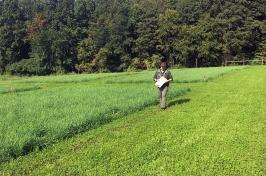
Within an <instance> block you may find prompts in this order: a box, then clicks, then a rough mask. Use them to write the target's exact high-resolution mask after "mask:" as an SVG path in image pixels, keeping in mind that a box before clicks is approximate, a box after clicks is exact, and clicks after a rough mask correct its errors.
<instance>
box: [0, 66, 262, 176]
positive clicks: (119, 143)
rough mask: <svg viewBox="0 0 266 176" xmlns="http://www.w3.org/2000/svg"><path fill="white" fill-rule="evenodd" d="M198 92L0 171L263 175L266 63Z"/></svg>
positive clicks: (202, 86) (194, 86)
mask: <svg viewBox="0 0 266 176" xmlns="http://www.w3.org/2000/svg"><path fill="white" fill-rule="evenodd" d="M190 86H191V88H192V92H191V93H189V94H187V95H185V96H183V97H182V98H177V99H175V100H172V101H171V102H170V107H169V108H168V109H167V110H166V111H159V110H158V107H157V106H154V107H150V108H148V109H146V110H144V111H141V112H138V113H135V114H132V115H129V116H127V117H126V118H123V119H118V120H116V121H114V122H112V123H109V124H107V125H104V126H102V127H100V128H98V129H94V130H91V131H89V132H86V133H84V134H81V135H79V136H76V137H74V138H71V139H68V140H66V141H64V142H61V143H59V144H56V145H54V146H52V147H50V148H48V149H46V150H44V151H42V152H35V153H32V154H30V155H28V156H25V157H20V158H19V159H17V160H13V161H11V162H9V163H4V164H2V165H0V175H248V176H250V175H265V174H266V169H265V168H266V167H265V164H266V159H265V146H266V135H265V134H266V131H265V129H266V128H265V127H266V125H265V123H266V119H265V117H266V111H265V103H266V94H265V89H266V70H265V67H254V68H249V69H244V70H241V71H238V72H234V73H231V74H230V75H226V76H225V77H223V78H219V79H218V80H215V81H212V82H207V83H197V84H190Z"/></svg>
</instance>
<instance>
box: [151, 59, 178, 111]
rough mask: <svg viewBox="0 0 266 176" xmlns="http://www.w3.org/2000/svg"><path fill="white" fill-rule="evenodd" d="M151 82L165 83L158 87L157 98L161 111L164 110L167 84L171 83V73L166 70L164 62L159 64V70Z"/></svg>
mask: <svg viewBox="0 0 266 176" xmlns="http://www.w3.org/2000/svg"><path fill="white" fill-rule="evenodd" d="M165 79H166V80H165ZM153 80H154V81H155V82H158V81H162V80H165V83H164V84H163V85H162V86H160V87H158V92H159V97H160V107H161V109H165V108H166V94H167V91H168V88H169V82H170V81H173V77H172V74H171V72H170V71H169V70H167V63H166V62H162V63H161V64H160V69H159V70H157V71H156V72H155V74H154V77H153Z"/></svg>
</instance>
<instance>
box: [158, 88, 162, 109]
mask: <svg viewBox="0 0 266 176" xmlns="http://www.w3.org/2000/svg"><path fill="white" fill-rule="evenodd" d="M158 95H159V98H160V107H161V104H162V89H161V88H158Z"/></svg>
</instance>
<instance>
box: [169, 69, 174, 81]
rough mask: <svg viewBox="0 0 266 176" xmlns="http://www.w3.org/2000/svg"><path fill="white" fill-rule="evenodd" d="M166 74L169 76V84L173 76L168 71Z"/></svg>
mask: <svg viewBox="0 0 266 176" xmlns="http://www.w3.org/2000/svg"><path fill="white" fill-rule="evenodd" d="M168 74H169V76H168V77H169V79H168V81H169V82H170V81H173V76H172V74H171V72H170V71H169V70H168Z"/></svg>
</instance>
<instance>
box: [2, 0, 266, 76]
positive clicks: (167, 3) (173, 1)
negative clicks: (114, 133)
mask: <svg viewBox="0 0 266 176" xmlns="http://www.w3.org/2000/svg"><path fill="white" fill-rule="evenodd" d="M263 4H265V0H237V1H236V0H145V1H143V0H0V73H2V74H3V73H11V74H17V75H47V74H52V73H58V72H60V73H67V72H78V73H83V72H86V73H92V72H116V71H129V70H139V69H141V70H142V69H150V68H154V67H156V66H157V64H158V62H160V60H161V58H162V57H163V58H166V59H167V60H168V62H169V63H170V65H179V66H184V67H195V66H196V65H197V66H201V67H204V66H221V65H223V63H224V62H225V61H226V60H243V59H254V58H256V57H265V55H266V53H265V50H266V38H265V33H266V23H265V22H266V18H265V14H266V8H265V5H263Z"/></svg>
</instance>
